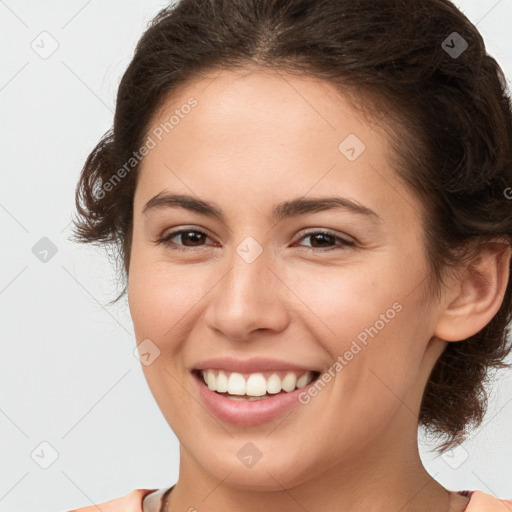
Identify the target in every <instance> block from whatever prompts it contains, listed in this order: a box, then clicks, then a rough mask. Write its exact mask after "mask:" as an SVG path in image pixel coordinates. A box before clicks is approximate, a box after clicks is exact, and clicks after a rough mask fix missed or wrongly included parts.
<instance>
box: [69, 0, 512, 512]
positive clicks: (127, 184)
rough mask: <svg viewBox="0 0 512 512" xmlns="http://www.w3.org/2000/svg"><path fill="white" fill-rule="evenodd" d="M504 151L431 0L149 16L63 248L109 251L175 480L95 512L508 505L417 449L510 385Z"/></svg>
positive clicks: (461, 39) (470, 40)
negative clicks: (505, 371)
mask: <svg viewBox="0 0 512 512" xmlns="http://www.w3.org/2000/svg"><path fill="white" fill-rule="evenodd" d="M511 141H512V115H511V105H510V100H509V97H508V96H507V94H506V91H505V80H504V77H503V74H502V71H501V68H500V67H499V66H498V64H497V63H496V62H495V60H494V59H493V58H491V57H490V56H488V55H486V52H485V46H484V42H483V40H482V38H481V36H480V34H479V33H478V31H477V30H476V28H475V27H474V25H472V24H471V23H470V22H469V21H468V20H467V18H466V17H465V16H464V15H463V14H462V13H461V12H460V11H459V10H458V9H456V8H455V6H454V5H453V4H452V3H451V2H449V1H448V0H418V1H416V2H414V3H412V2H404V1H400V0H392V1H390V0H372V1H368V0H367V1H363V0H359V1H356V0H279V1H278V0H182V1H181V2H179V3H178V4H177V5H176V6H173V7H169V8H167V9H164V10H163V11H161V12H160V13H159V14H158V15H157V17H156V18H155V20H154V21H153V23H152V24H151V26H150V27H149V28H148V30H147V31H146V33H145V34H144V35H143V37H142V38H141V40H140V42H139V44H138V46H137V49H136V52H135V56H134V58H133V60H132V62H131V63H130V65H129V67H128V69H127V71H126V73H125V74H124V76H123V79H122V82H121V84H120V87H119V93H118V98H117V105H116V113H115V119H114V126H113V129H112V131H111V132H109V133H107V134H106V135H105V136H104V138H103V139H102V140H101V141H100V142H99V144H98V145H97V147H96V148H95V149H94V150H93V152H92V153H91V154H90V156H89V158H88V159H87V161H86V163H85V166H84V169H83V172H82V176H81V178H80V182H79V185H78V188H77V208H78V212H79V216H80V218H79V219H78V220H77V221H76V223H75V226H76V231H75V233H76V239H77V240H78V241H80V242H104V243H114V244H115V247H117V248H118V249H119V255H120V256H121V258H122V260H123V264H124V272H125V274H123V277H124V278H127V281H126V287H125V290H124V292H126V291H128V301H129V306H130V313H131V316H132V319H133V324H134V328H135V333H136V338H137V345H138V348H139V354H140V358H141V362H142V363H143V370H144V373H145V376H146V379H147V381H148V384H149V386H150V389H151V391H152V393H153V395H154V397H155V400H156V401H157V403H158V405H159V407H160V409H161V411H162V413H163V415H164V417H165V418H166V420H167V422H168V423H169V425H170V427H171V428H172V430H173V431H174V433H175V434H176V436H177V438H178V440H179V442H180V473H179V479H178V482H177V483H176V484H175V485H174V486H172V487H170V488H169V489H162V490H155V489H137V490H134V491H133V492H131V493H130V494H129V495H127V496H125V497H124V498H118V499H116V500H113V501H111V502H108V503H104V504H103V505H102V506H101V508H102V510H104V511H117V510H119V511H121V510H123V511H133V512H135V511H140V510H142V508H143V510H144V511H145V512H148V511H155V512H156V511H158V510H165V511H171V510H189V511H192V510H201V511H209V512H217V511H220V510H222V511H226V510H229V511H238V510H244V511H245V512H252V511H259V510H269V511H273V510H276V511H277V510H279V511H290V512H291V511H295V510H308V511H313V510H328V511H334V510H343V511H344V512H352V511H361V510H386V511H389V510H403V511H408V512H409V511H420V510H421V511H424V512H427V511H432V512H433V511H437V512H439V511H447V512H461V511H463V510H466V511H468V512H488V511H493V510H496V511H501V510H506V509H507V508H508V509H509V510H512V503H510V502H508V501H506V500H499V499H497V498H496V497H493V496H491V495H490V494H487V493H485V492H483V491H480V490H476V491H474V492H473V493H471V492H469V491H466V492H465V491H458V492H457V491H452V490H448V489H445V488H444V487H443V486H442V485H441V484H439V483H438V482H436V481H435V480H434V479H433V478H432V477H431V476H430V475H429V474H428V472H427V471H426V469H425V468H424V466H423V464H422V461H421V459H420V457H419V453H418V445H417V434H418V428H419V427H422V428H424V429H425V431H426V432H428V433H431V434H433V435H434V436H437V437H438V438H439V439H440V440H444V442H443V443H442V444H441V445H440V447H439V451H440V453H445V452H446V451H448V450H452V449H454V448H456V447H457V446H458V444H459V443H460V442H461V441H463V440H464V433H465V429H466V427H467V426H469V425H473V426H475V425H476V426H478V425H479V424H480V423H481V422H482V417H483V414H484V412H485V399H484V398H483V395H482V389H483V387H482V386H483V382H484V379H485V376H486V374H487V371H488V370H489V369H490V368H492V367H495V368H505V367H507V366H506V365H505V364H504V363H503V360H504V358H505V357H506V356H507V355H508V354H509V352H510V349H511V347H510V344H509V343H508V342H507V338H506V336H507V326H508V323H509V322H510V320H511V315H512V285H511V282H510V280H511V272H510V268H511V252H512V247H511V241H512V201H511V200H510V198H509V196H508V195H507V187H510V184H512V146H511ZM191 235H192V236H191ZM124 292H123V293H124ZM119 298H120V297H118V299H119ZM80 510H81V511H82V512H88V511H89V510H92V507H88V508H84V509H80Z"/></svg>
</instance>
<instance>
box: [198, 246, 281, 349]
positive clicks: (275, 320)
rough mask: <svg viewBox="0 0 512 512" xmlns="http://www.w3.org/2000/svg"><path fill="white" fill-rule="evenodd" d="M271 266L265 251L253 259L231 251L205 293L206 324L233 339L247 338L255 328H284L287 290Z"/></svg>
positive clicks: (277, 271) (277, 329)
mask: <svg viewBox="0 0 512 512" xmlns="http://www.w3.org/2000/svg"><path fill="white" fill-rule="evenodd" d="M275 267H276V265H273V264H272V261H271V255H270V251H268V250H263V252H262V253H261V254H260V255H259V256H258V257H257V258H256V259H255V260H254V261H251V258H247V257H246V255H245V254H244V253H243V252H237V251H235V250H233V254H232V256H231V257H230V258H229V261H228V262H227V265H226V268H225V271H223V272H222V277H221V278H220V281H219V282H218V284H217V285H216V286H215V287H214V288H213V289H212V291H211V292H210V294H209V295H210V303H209V304H208V307H207V309H206V311H205V320H206V323H207V325H208V326H209V327H210V328H211V329H213V330H215V331H217V332H220V333H222V335H224V336H225V337H227V338H229V339H232V340H235V341H243V340H249V339H250V338H251V337H253V334H252V333H254V332H255V331H269V332H280V331H282V330H284V329H285V328H286V326H287V325H288V322H289V315H288V311H289V308H287V307H286V299H287V297H289V295H291V293H290V291H289V290H288V288H287V287H286V286H285V284H284V283H283V277H281V276H279V270H278V269H277V270H276V269H275Z"/></svg>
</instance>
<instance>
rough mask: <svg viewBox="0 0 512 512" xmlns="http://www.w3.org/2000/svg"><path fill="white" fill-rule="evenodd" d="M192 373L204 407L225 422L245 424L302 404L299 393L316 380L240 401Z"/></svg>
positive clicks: (253, 423)
mask: <svg viewBox="0 0 512 512" xmlns="http://www.w3.org/2000/svg"><path fill="white" fill-rule="evenodd" d="M192 375H193V379H194V381H195V382H196V385H197V386H198V391H199V395H200V396H201V398H202V400H203V402H204V404H205V406H206V408H207V409H208V410H209V411H210V412H211V413H212V414H213V415H214V416H216V417H217V418H218V419H220V420H222V421H225V422H227V423H233V424H236V425H245V426H249V425H260V424H262V423H266V422H268V421H271V420H273V419H275V418H277V417H279V416H280V415H282V414H283V413H284V412H286V411H288V410H289V409H292V408H293V407H294V406H297V405H302V404H301V403H300V402H299V395H300V394H301V393H303V392H304V391H307V389H308V388H309V387H310V386H313V385H314V384H315V383H316V380H317V379H315V380H313V381H312V382H310V383H309V384H308V385H307V386H304V387H302V388H300V389H296V390H295V391H291V392H289V393H278V394H275V395H272V396H271V397H270V398H265V399H263V400H254V401H242V400H230V399H229V398H226V397H225V396H223V395H219V394H218V393H216V392H215V391H212V390H211V389H210V388H209V387H208V386H206V384H204V381H203V378H202V377H201V376H198V375H196V374H195V373H193V374H192Z"/></svg>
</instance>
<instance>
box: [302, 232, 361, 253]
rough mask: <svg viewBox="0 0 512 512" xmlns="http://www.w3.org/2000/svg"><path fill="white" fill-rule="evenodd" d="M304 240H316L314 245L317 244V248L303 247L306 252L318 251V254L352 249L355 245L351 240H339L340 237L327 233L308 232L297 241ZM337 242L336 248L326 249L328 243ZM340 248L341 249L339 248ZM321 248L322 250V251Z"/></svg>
mask: <svg viewBox="0 0 512 512" xmlns="http://www.w3.org/2000/svg"><path fill="white" fill-rule="evenodd" d="M306 238H311V239H312V240H316V242H314V244H317V243H319V244H320V246H319V247H315V246H314V245H313V247H307V246H306V247H303V248H305V249H306V250H307V251H320V252H326V251H331V250H334V249H344V248H345V247H353V246H355V245H356V243H355V242H354V241H352V240H345V239H344V238H341V237H340V236H337V235H335V234H333V233H330V232H329V231H310V232H309V233H306V234H305V235H303V236H302V237H301V238H300V239H299V240H304V239H306ZM336 240H337V241H339V242H340V244H339V245H338V247H336V246H334V247H327V245H328V244H329V243H334V242H335V241H336ZM340 246H341V247H340ZM322 248H324V249H323V250H322Z"/></svg>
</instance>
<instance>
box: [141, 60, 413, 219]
mask: <svg viewBox="0 0 512 512" xmlns="http://www.w3.org/2000/svg"><path fill="white" fill-rule="evenodd" d="M190 105H194V106H193V107H190ZM385 130H386V127H383V126H380V125H378V124H377V123H372V122H371V120H369V119H368V118H367V117H365V118H363V117H362V116H361V115H360V113H359V112H358V111H356V110H355V109H354V107H353V105H352V103H351V102H350V101H349V100H348V98H347V97H345V96H344V95H342V94H341V93H340V92H339V89H338V88H336V87H335V86H334V85H333V84H331V83H329V82H326V81H322V80H319V79H315V78H311V77H304V76H300V77H299V76H294V75H289V74H282V73H277V72H266V71H265V72H262V71H250V70H236V71H231V70H230V71H228V70H222V71H220V72H219V71H217V72H212V73H209V74H206V75H203V76H202V77H201V78H197V79H195V80H194V81H191V82H189V83H188V84H186V85H185V86H184V87H183V86H182V87H181V88H180V89H179V91H177V92H175V93H174V94H173V95H172V97H169V98H168V100H167V101H166V102H165V104H164V105H163V106H162V107H161V108H160V109H159V110H158V112H157V113H156V114H155V115H154V117H153V120H152V122H151V123H150V125H149V126H148V130H147V131H146V133H147V135H148V136H149V137H152V138H153V139H154V140H155V143H156V144H155V147H154V149H152V150H151V151H150V153H149V154H148V155H147V156H146V157H145V158H144V160H143V162H142V165H141V168H140V173H141V176H140V178H139V185H140V186H141V189H143V190H145V191H146V194H145V195H148V194H152V195H155V194H157V193H159V192H160V191H161V190H162V189H164V188H168V189H172V190H173V191H174V190H175V189H176V188H179V189H181V190H182V191H184V192H185V191H187V193H190V190H187V188H188V189H189V188H192V189H193V192H194V193H195V194H196V195H199V196H202V197H203V196H209V197H210V198H211V196H212V194H213V195H215V200H217V198H219V197H221V199H219V201H218V202H222V196H223V197H225V199H226V201H228V202H229V201H230V200H231V201H232V200H233V197H242V196H243V195H244V194H247V193H248V192H250V193H251V197H252V198H253V197H255V196H258V197H260V196H262V197H264V198H266V199H270V198H272V199H273V201H272V202H273V203H274V202H278V200H282V199H283V196H285V195H289V196H294V197H295V196H301V195H305V194H308V193H312V192H314V194H315V195H318V194H322V193H328V192H331V191H332V190H333V188H336V189H337V192H339V193H340V194H343V192H346V193H345V194H344V195H348V196H353V197H354V196H358V197H357V199H358V200H359V201H360V202H365V201H366V202H368V203H371V204H373V205H374V206H375V208H374V209H379V208H382V207H383V206H386V207H387V208H392V209H394V210H395V214H396V215H404V213H405V211H404V210H407V208H409V209H410V208H411V201H413V199H412V198H410V197H405V196H407V195H408V194H409V192H408V191H407V190H406V189H405V188H404V187H403V186H402V184H401V183H399V182H398V181H397V177H396V175H395V173H394V172H393V169H392V167H391V165H390V164H389V162H388V152H389V147H388V143H387V138H386V131H385ZM347 150H348V153H347ZM354 153H355V156H356V158H353V157H354ZM358 155H359V156H358ZM348 157H350V158H348ZM313 189H314V190H313ZM400 196H401V198H402V200H399V199H400ZM404 197H405V199H406V200H405V203H404V200H403V199H404ZM261 200H262V199H261ZM384 203H388V204H387V205H385V204H384ZM372 208H373V206H372Z"/></svg>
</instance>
